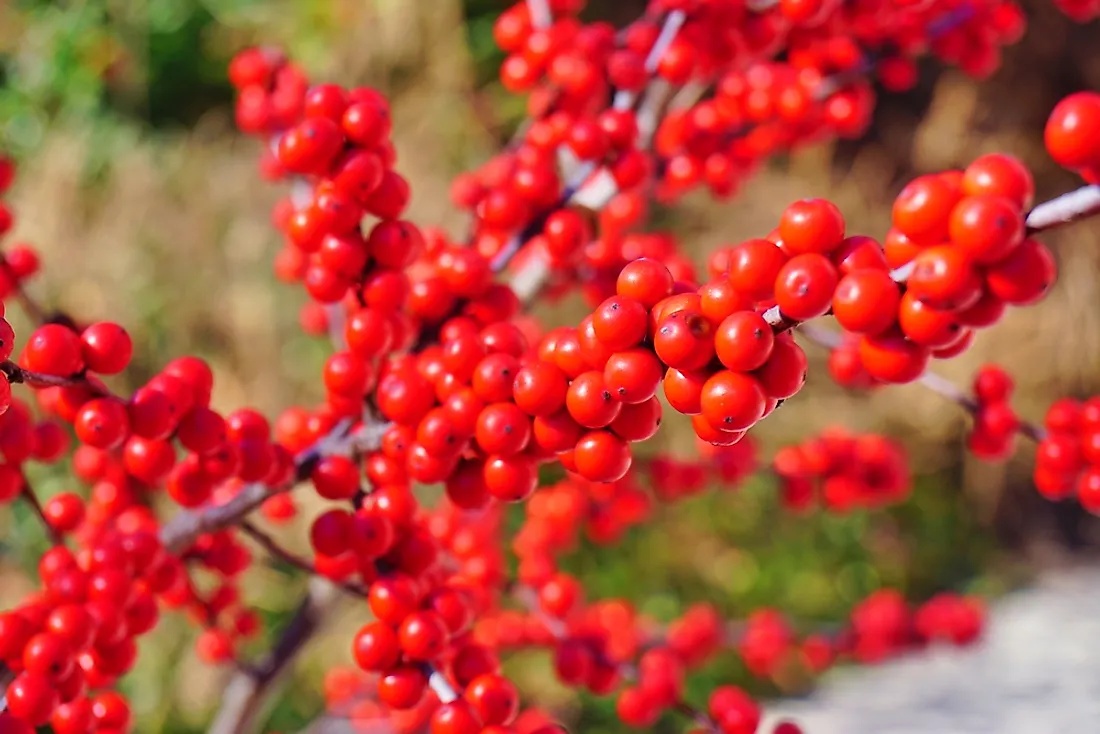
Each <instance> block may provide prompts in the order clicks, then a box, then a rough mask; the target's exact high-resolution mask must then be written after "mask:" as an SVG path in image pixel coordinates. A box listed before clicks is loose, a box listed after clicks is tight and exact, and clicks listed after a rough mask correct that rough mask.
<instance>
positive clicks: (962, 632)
mask: <svg viewBox="0 0 1100 734" xmlns="http://www.w3.org/2000/svg"><path fill="white" fill-rule="evenodd" d="M985 624H986V621H985V607H984V606H983V605H982V603H981V601H980V600H978V599H975V598H973V597H966V596H959V595H956V594H949V593H943V594H940V595H938V596H935V597H933V598H932V599H930V600H929V601H927V602H925V603H924V604H923V605H921V606H920V607H918V608H917V609H916V610H911V609H910V608H909V605H908V604H906V602H905V599H904V598H903V597H902V596H901V594H899V593H898V592H896V591H893V590H890V589H883V590H880V591H876V592H875V593H874V594H872V595H871V596H869V597H868V598H866V599H864V600H863V601H862V602H860V603H859V604H858V605H857V606H856V608H855V609H854V610H853V611H852V614H851V621H850V628H849V629H848V630H847V631H845V632H844V633H843V634H842V635H841V637H842V638H843V640H842V642H841V645H842V646H843V648H844V649H846V650H847V652H848V654H850V655H851V656H852V657H853V658H855V659H856V660H859V661H860V662H864V663H876V662H880V661H882V660H884V659H886V658H888V657H893V656H896V655H898V654H901V653H905V652H908V651H911V650H913V649H915V648H919V647H921V646H923V645H927V644H929V643H932V642H936V641H945V642H949V643H951V644H954V645H958V646H966V645H970V644H972V643H974V642H975V641H976V640H978V638H979V637H980V636H981V634H982V632H983V631H984V629H985Z"/></svg>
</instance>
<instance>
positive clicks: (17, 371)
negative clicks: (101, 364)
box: [0, 359, 110, 396]
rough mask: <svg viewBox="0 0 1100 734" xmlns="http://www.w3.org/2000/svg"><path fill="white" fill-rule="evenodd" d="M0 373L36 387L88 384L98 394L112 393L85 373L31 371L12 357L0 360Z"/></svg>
mask: <svg viewBox="0 0 1100 734" xmlns="http://www.w3.org/2000/svg"><path fill="white" fill-rule="evenodd" d="M0 373H3V375H4V378H5V379H7V381H8V382H9V383H11V384H12V385H16V384H23V385H26V386H27V387H31V388H35V389H41V388H46V387H78V386H87V387H89V388H90V389H91V390H92V392H93V393H95V394H96V395H100V396H105V395H109V394H110V392H109V391H108V390H107V389H106V388H105V387H104V386H103V385H101V384H98V383H97V382H93V381H92V380H89V379H88V378H87V377H85V376H84V375H73V376H70V377H61V376H59V375H46V374H42V373H41V372H31V371H30V370H26V369H23V368H22V367H20V366H19V365H17V364H16V363H15V362H13V361H11V360H10V359H9V360H5V361H4V362H0Z"/></svg>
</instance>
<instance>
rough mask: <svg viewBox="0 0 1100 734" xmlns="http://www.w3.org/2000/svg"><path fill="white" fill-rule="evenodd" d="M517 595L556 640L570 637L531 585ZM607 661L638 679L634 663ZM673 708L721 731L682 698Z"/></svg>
mask: <svg viewBox="0 0 1100 734" xmlns="http://www.w3.org/2000/svg"><path fill="white" fill-rule="evenodd" d="M515 597H516V599H518V600H519V601H520V602H521V603H522V604H523V605H524V606H525V607H526V608H527V610H528V611H529V612H531V614H533V615H534V616H535V617H536V618H537V619H538V620H539V622H541V623H542V625H543V626H544V627H545V628H546V630H547V631H548V632H549V633H550V634H551V635H552V636H553V637H554V638H555V639H556V640H558V641H561V640H565V639H566V638H568V637H569V628H568V627H567V626H566V624H565V623H564V622H562V621H561V620H560V619H557V618H555V617H552V616H550V615H549V614H547V613H546V612H545V611H544V610H543V609H542V605H541V604H539V599H538V595H537V594H536V593H535V592H534V590H532V589H531V588H530V587H527V586H521V587H519V588H517V589H516V591H515ZM607 662H609V663H610V664H611V665H614V666H615V667H617V668H618V669H619V673H620V674H621V675H622V677H623V679H624V680H627V681H636V680H637V679H638V669H637V668H636V667H635V666H634V665H632V664H630V663H628V662H615V661H607ZM672 710H673V711H675V712H676V713H678V714H681V715H683V716H685V717H687V718H688V719H690V720H691V721H693V722H694V723H695V725H696V726H699V727H700V728H702V729H704V730H705V731H708V732H714V733H715V734H718V733H719V732H720V731H721V729H719V727H718V724H717V722H715V721H714V720H713V719H711V717H709V716H707V715H706V714H705V713H704V712H702V711H700V710H699V709H697V708H695V707H694V706H692V705H691V704H690V703H688V702H686V701H684V700H682V699H681V700H679V701H676V702H675V703H674V704H672Z"/></svg>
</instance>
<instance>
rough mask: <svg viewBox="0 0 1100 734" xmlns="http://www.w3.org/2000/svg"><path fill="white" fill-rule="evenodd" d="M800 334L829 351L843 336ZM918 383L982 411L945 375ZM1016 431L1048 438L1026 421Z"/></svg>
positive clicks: (818, 331)
mask: <svg viewBox="0 0 1100 734" xmlns="http://www.w3.org/2000/svg"><path fill="white" fill-rule="evenodd" d="M798 333H799V334H801V335H802V336H804V337H806V339H808V340H809V341H811V342H813V343H814V344H817V345H819V346H822V347H825V348H827V349H836V348H837V347H839V346H840V345H841V335H840V334H839V333H837V332H835V331H830V330H828V329H823V328H821V327H820V326H818V325H816V324H800V325H799V326H798ZM917 382H918V383H919V384H921V385H923V386H924V387H926V388H928V389H929V390H931V391H932V392H934V393H936V394H937V395H940V396H942V397H945V398H947V399H948V400H950V401H951V402H953V403H955V404H956V405H958V406H959V407H960V408H962V409H963V410H965V411H966V412H967V413H969V414H970V415H975V414H977V412H978V410H979V409H980V406H979V405H978V401H977V400H975V399H974V398H973V397H971V396H970V395H969V394H968V393H967V392H966V391H965V390H963V389H962V388H960V387H959V386H958V385H956V384H955V383H953V382H951V380H948V379H947V378H946V377H944V376H943V375H938V374H936V373H935V372H925V373H924V374H922V375H921V376H920V377H919V378H917ZM1016 431H1017V432H1018V433H1019V434H1020V435H1022V436H1024V437H1026V438H1028V439H1030V440H1032V441H1035V442H1036V443H1038V442H1039V441H1042V440H1043V438H1044V437H1045V436H1046V430H1045V429H1044V428H1043V427H1042V426H1039V425H1036V424H1034V423H1030V422H1028V421H1024V420H1021V421H1020V425H1019V426H1018V427H1017V428H1016Z"/></svg>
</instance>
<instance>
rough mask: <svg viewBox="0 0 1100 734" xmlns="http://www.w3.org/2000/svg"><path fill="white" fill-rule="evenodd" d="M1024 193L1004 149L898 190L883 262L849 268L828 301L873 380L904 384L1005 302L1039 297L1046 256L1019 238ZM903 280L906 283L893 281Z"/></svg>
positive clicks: (1021, 175) (996, 314) (1051, 273)
mask: <svg viewBox="0 0 1100 734" xmlns="http://www.w3.org/2000/svg"><path fill="white" fill-rule="evenodd" d="M1032 191H1033V187H1032V181H1031V175H1030V173H1029V172H1028V171H1027V169H1026V168H1024V167H1023V165H1022V164H1020V163H1019V162H1018V161H1016V160H1015V159H1013V158H1011V157H1009V156H1004V155H988V156H984V157H982V158H979V159H978V160H976V161H975V162H974V163H972V164H971V165H970V166H968V167H967V168H966V170H965V171H961V172H948V173H942V174H936V175H925V176H921V177H919V178H917V179H915V180H914V181H912V182H911V183H909V184H908V185H907V186H906V187H905V188H904V189H903V190H902V192H901V194H899V196H898V198H897V200H896V202H895V203H894V210H893V222H894V226H893V228H892V229H891V230H890V232H889V233H888V234H887V236H886V239H885V241H884V243H883V248H882V250H881V252H883V253H884V254H885V260H886V262H885V263H883V264H879V265H878V267H876V268H873V269H871V268H866V269H861V271H860V272H858V273H849V274H848V275H847V276H846V277H845V278H844V279H842V280H841V282H840V283H839V284H838V286H837V292H836V297H835V299H834V303H833V313H834V315H835V316H836V319H837V322H838V323H839V324H840V325H841V326H842V327H844V328H845V329H846V330H847V331H850V332H853V333H857V334H861V335H862V336H863V338H862V339H861V341H860V343H859V349H858V351H859V356H860V360H861V362H862V365H863V368H864V369H865V370H866V371H867V373H869V375H870V376H871V377H872V378H874V379H876V380H879V381H882V382H908V381H912V380H914V379H916V378H917V377H919V376H920V374H921V373H922V372H923V371H924V369H925V367H926V365H927V364H928V361H929V359H930V358H933V357H934V358H937V359H945V358H949V357H953V356H955V355H957V354H959V353H961V352H962V351H964V350H965V349H966V348H967V347H968V346H969V345H970V344H971V342H972V341H973V338H974V331H975V330H976V329H979V328H985V327H988V326H991V325H992V324H994V323H995V322H996V321H998V320H999V319H1000V317H1001V315H1002V314H1003V313H1004V310H1005V306H1006V304H1010V305H1026V304H1031V303H1034V302H1036V301H1037V300H1039V299H1040V298H1041V297H1042V296H1043V295H1045V294H1046V292H1047V289H1048V288H1049V287H1050V285H1051V284H1052V283H1053V281H1054V277H1055V268H1054V260H1053V257H1052V256H1051V254H1050V251H1049V250H1048V249H1047V248H1046V247H1045V246H1044V245H1043V244H1041V243H1040V242H1038V241H1036V240H1033V239H1029V238H1027V237H1026V234H1025V226H1024V212H1025V211H1026V209H1027V207H1028V206H1029V205H1030V202H1031V198H1032ZM887 267H893V268H898V269H899V270H896V271H894V272H890V271H889V270H888V269H887ZM902 273H904V276H903V275H902ZM903 279H904V284H903V285H904V288H903V287H902V284H899V283H897V282H895V281H896V280H898V281H900V280H903ZM849 374H850V373H849Z"/></svg>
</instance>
